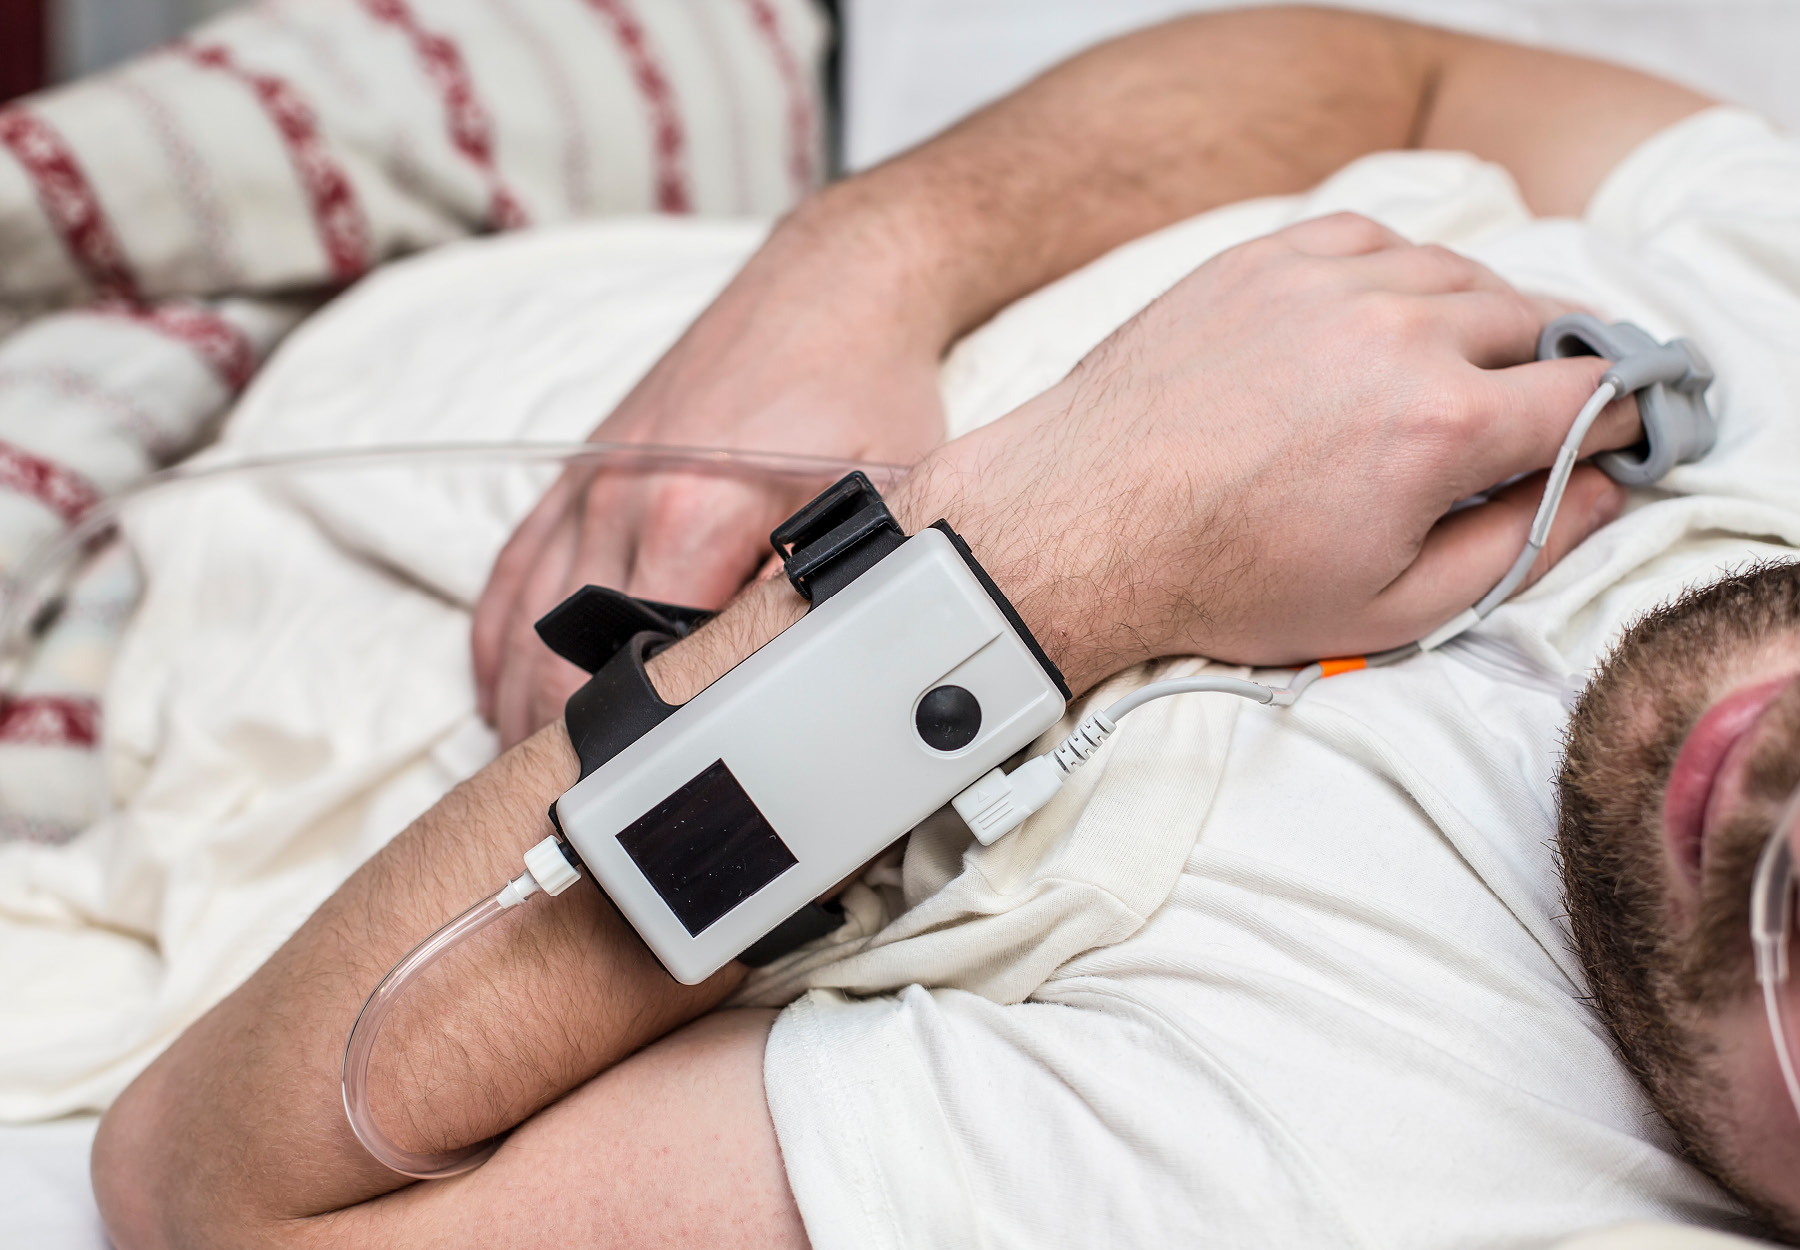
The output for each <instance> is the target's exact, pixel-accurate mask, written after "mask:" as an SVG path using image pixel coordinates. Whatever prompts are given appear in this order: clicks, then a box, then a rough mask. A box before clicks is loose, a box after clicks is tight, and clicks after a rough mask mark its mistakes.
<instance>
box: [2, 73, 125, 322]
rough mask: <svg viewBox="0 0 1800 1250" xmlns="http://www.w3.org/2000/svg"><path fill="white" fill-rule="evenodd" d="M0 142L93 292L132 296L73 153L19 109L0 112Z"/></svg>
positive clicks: (117, 250) (115, 245)
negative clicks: (24, 176)
mask: <svg viewBox="0 0 1800 1250" xmlns="http://www.w3.org/2000/svg"><path fill="white" fill-rule="evenodd" d="M0 144H4V145H5V146H6V148H7V150H8V151H10V152H11V153H12V154H13V156H14V157H15V158H16V159H17V160H18V162H19V164H20V165H21V166H22V167H23V168H24V170H25V173H26V174H27V175H28V176H29V177H30V178H31V182H32V185H33V187H34V188H35V189H36V191H37V198H38V203H39V204H41V205H43V209H44V215H45V216H46V217H48V218H49V219H50V225H51V228H52V229H54V230H55V231H56V233H57V236H58V237H59V238H60V239H61V240H62V244H63V247H64V249H65V250H66V251H67V252H68V253H69V258H70V260H72V261H73V262H74V264H75V267H76V268H77V269H78V270H80V271H81V275H82V277H84V278H85V279H86V280H87V282H88V285H89V286H91V287H93V288H94V291H95V293H96V294H98V295H100V296H102V297H106V298H111V299H136V298H137V297H138V286H137V279H136V278H135V277H134V276H133V275H132V272H131V267H130V266H129V265H128V264H126V261H125V250H124V249H123V248H122V247H120V246H119V238H118V236H117V235H116V234H114V233H113V228H112V224H111V223H110V222H108V221H107V219H106V212H105V210H104V209H103V208H101V206H100V197H99V196H98V195H96V194H95V193H94V186H93V184H92V183H91V182H89V181H88V178H87V174H86V173H85V172H83V170H82V168H81V165H80V163H79V162H77V161H76V159H75V153H74V152H72V151H71V150H70V149H69V145H68V144H67V143H66V142H64V141H63V137H62V136H61V135H59V134H58V133H57V132H56V131H55V129H54V128H52V127H51V125H50V123H49V122H47V121H45V120H44V119H43V118H41V117H39V116H38V115H37V114H36V113H33V112H31V111H30V110H28V109H24V108H10V109H3V110H0Z"/></svg>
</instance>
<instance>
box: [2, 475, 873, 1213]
mask: <svg viewBox="0 0 1800 1250" xmlns="http://www.w3.org/2000/svg"><path fill="white" fill-rule="evenodd" d="M459 462H463V463H470V464H474V465H478V466H479V465H490V464H517V463H544V464H584V465H590V466H592V467H594V468H596V469H601V468H604V469H625V470H635V471H639V472H662V473H669V472H674V473H717V474H721V475H726V476H734V477H752V478H786V479H790V480H796V481H814V480H819V479H831V478H837V477H842V476H843V475H844V474H846V473H849V472H852V471H855V470H861V471H862V472H864V473H866V474H868V475H869V477H870V478H871V479H872V480H873V481H874V482H875V484H876V486H877V487H883V486H888V485H891V484H892V483H893V482H895V481H897V480H898V479H899V478H900V477H901V476H902V475H904V474H905V472H906V467H905V466H903V465H894V464H879V463H873V462H868V461H858V460H844V459H838V458H833V457H827V456H802V455H790V454H787V453H785V452H767V451H751V450H742V449H737V448H726V447H717V448H715V447H674V446H667V445H661V444H651V443H597V442H596V443H585V442H584V443H532V442H500V443H428V444H401V445H392V446H374V447H354V448H339V449H330V450H324V451H294V452H283V453H278V454H274V455H266V456H256V457H249V458H245V459H242V460H234V461H221V462H209V463H204V464H184V465H177V466H175V467H174V468H170V469H165V470H163V471H161V472H159V473H153V474H151V475H150V476H148V477H146V478H144V479H143V480H142V481H140V482H138V483H136V484H135V485H133V486H131V487H128V488H126V489H125V490H122V491H120V492H118V493H117V494H114V495H111V496H109V497H107V498H106V499H103V500H102V501H100V502H99V503H98V504H96V505H95V506H94V507H92V508H90V509H89V510H88V511H87V512H86V513H85V514H83V516H82V517H81V519H80V520H79V521H77V522H76V523H75V524H74V525H72V526H70V527H69V529H68V530H66V531H64V532H63V533H62V534H60V535H59V536H57V537H56V538H55V539H53V540H51V541H49V542H47V543H44V544H43V545H41V546H40V547H38V548H37V549H35V550H34V551H32V553H31V554H30V555H29V556H27V557H26V558H25V559H24V560H23V561H22V562H21V563H20V565H19V567H18V570H17V572H16V573H14V574H12V575H11V576H9V577H7V578H6V579H5V582H4V583H3V584H4V591H5V593H4V598H3V599H0V662H3V661H5V660H6V659H7V658H8V657H11V656H13V655H14V654H15V651H16V652H18V653H20V654H22V653H23V652H24V650H25V649H26V648H25V646H24V645H23V643H24V639H23V638H22V637H21V635H22V634H23V633H24V631H25V630H26V628H27V627H28V625H29V623H30V622H31V621H32V619H33V618H34V617H35V616H36V614H37V613H38V612H39V611H41V610H42V608H43V606H44V603H45V596H44V594H43V589H44V587H45V585H47V584H48V583H49V582H50V580H51V578H52V577H53V576H54V575H55V574H56V573H57V572H58V571H59V570H60V569H62V568H63V567H64V566H65V565H66V564H67V563H68V562H69V561H70V560H71V559H73V558H74V557H75V556H76V555H78V554H79V553H80V552H81V550H82V549H83V548H84V547H86V546H87V545H88V544H89V543H91V542H92V541H94V539H95V538H96V537H98V536H99V535H101V534H103V533H105V532H106V531H107V530H108V529H109V528H111V527H112V526H113V524H114V523H115V522H116V521H117V520H118V518H119V517H120V515H122V514H123V513H124V512H125V510H126V509H127V508H129V507H130V506H131V505H133V504H135V503H138V502H140V501H141V500H143V499H145V498H146V497H150V496H155V495H162V494H166V493H169V492H171V491H174V490H178V489H181V488H186V487H193V486H204V485H207V484H210V483H215V482H221V481H233V480H241V479H247V478H265V477H275V478H279V477H284V476H288V475H295V474H301V473H314V472H322V471H332V470H345V469H367V468H379V467H383V466H399V467H416V466H421V465H434V464H454V463H459ZM3 688H4V684H3V683H0V689H3ZM516 888H517V883H509V884H508V886H506V887H505V888H503V889H502V890H501V891H499V892H498V893H496V894H495V895H493V896H492V897H491V898H486V899H483V900H482V901H481V902H479V903H477V904H475V906H473V907H471V908H469V909H468V910H467V911H465V912H463V913H462V915H460V916H458V917H456V919H454V920H452V921H450V922H449V923H448V924H446V925H444V926H443V927H442V928H441V929H439V930H438V931H437V932H436V933H433V934H432V935H431V936H430V937H428V938H426V939H425V940H424V941H423V942H421V943H419V945H418V946H416V947H414V948H413V950H412V953H410V954H409V955H407V957H406V958H405V959H403V960H401V961H400V962H399V963H398V964H396V965H394V968H393V969H392V971H390V972H389V973H388V974H387V976H385V977H383V978H382V979H381V983H380V984H379V985H377V986H376V987H375V990H374V992H373V993H371V994H370V995H369V998H368V1000H367V1001H366V1002H365V1003H364V1004H363V1008H362V1011H361V1012H360V1013H358V1015H357V1017H356V1023H355V1025H354V1026H353V1027H352V1028H351V1030H350V1039H349V1042H348V1043H347V1044H346V1046H345V1048H344V1069H343V1088H344V1112H345V1114H346V1115H347V1116H348V1118H349V1120H350V1127H351V1129H352V1131H353V1132H355V1134H356V1137H357V1140H358V1141H360V1142H361V1143H362V1144H363V1147H364V1148H365V1149H367V1150H368V1152H369V1153H370V1154H371V1155H373V1156H374V1157H375V1158H376V1159H377V1160H379V1161H380V1162H381V1163H382V1164H383V1165H384V1166H386V1167H389V1168H392V1169H393V1170H394V1171H396V1172H399V1173H401V1174H403V1175H406V1176H410V1177H414V1178H415V1179H418V1180H434V1179H437V1178H440V1177H445V1176H455V1175H456V1174H457V1173H459V1172H466V1171H468V1170H469V1169H471V1168H474V1167H478V1166H480V1165H481V1164H482V1163H483V1162H485V1161H486V1160H487V1158H488V1157H489V1156H490V1155H492V1154H493V1153H494V1151H495V1150H496V1149H498V1148H499V1145H500V1141H501V1138H499V1137H495V1138H492V1139H490V1140H488V1141H485V1142H480V1143H477V1144H476V1145H473V1146H469V1147H465V1148H463V1149H461V1150H455V1151H449V1152H447V1153H443V1154H426V1153H422V1152H418V1151H411V1150H406V1149H404V1148H402V1147H400V1146H399V1145H397V1144H395V1143H394V1142H393V1141H392V1140H390V1139H389V1138H388V1136H387V1135H386V1134H385V1133H383V1132H382V1131H381V1129H380V1127H379V1126H378V1125H377V1124H376V1123H375V1118H374V1114H373V1111H372V1108H371V1107H370V1105H369V1065H370V1060H371V1058H372V1057H373V1055H374V1052H375V1043H376V1041H377V1040H379V1038H380V1036H381V1028H382V1025H383V1024H384V1023H386V1021H387V1017H388V1013H389V1012H390V1011H392V1010H393V1007H394V1003H395V1002H396V1001H397V1000H398V999H399V997H400V995H401V994H402V993H404V992H405V990H406V987H407V986H408V985H409V984H410V983H411V982H412V981H413V980H414V979H415V978H416V977H418V976H419V975H420V974H421V973H423V972H424V971H425V970H426V969H427V968H429V967H430V966H431V965H432V964H433V963H435V962H436V961H437V960H438V959H440V958H441V957H442V956H443V955H444V954H445V952H447V951H449V950H450V949H451V948H452V947H453V946H455V945H456V944H457V943H459V942H461V941H463V940H464V939H466V938H468V937H470V936H472V935H474V934H475V933H478V932H480V931H481V930H482V929H483V928H485V927H486V926H487V925H489V924H491V923H492V922H493V921H494V920H496V919H498V918H499V917H500V916H501V915H503V914H505V913H506V912H507V911H508V910H510V909H511V907H513V906H516V905H517V904H518V903H520V902H522V901H523V897H522V896H520V895H518V894H516V893H515V894H513V895H511V896H510V901H508V899H509V895H508V891H509V890H516Z"/></svg>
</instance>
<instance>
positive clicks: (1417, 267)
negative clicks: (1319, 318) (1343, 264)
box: [1350, 243, 1512, 295]
mask: <svg viewBox="0 0 1800 1250" xmlns="http://www.w3.org/2000/svg"><path fill="white" fill-rule="evenodd" d="M1350 263H1351V267H1352V268H1353V269H1355V271H1356V272H1357V273H1359V274H1361V275H1362V276H1363V277H1364V279H1365V280H1367V281H1368V282H1369V283H1370V284H1371V285H1373V286H1377V287H1380V288H1381V289H1383V290H1387V291H1394V292H1396V293H1398V294H1402V295H1448V294H1450V293H1452V292H1456V291H1494V292H1501V291H1505V292H1511V291H1512V287H1511V285H1510V284H1508V283H1507V281H1506V279H1504V278H1502V277H1501V276H1500V275H1499V274H1497V273H1495V272H1494V271H1493V270H1492V269H1489V268H1488V267H1487V266H1486V265H1484V264H1482V263H1481V262H1480V261H1476V260H1470V259H1469V258H1468V257H1467V256H1464V255H1462V254H1461V253H1458V252H1453V251H1451V250H1450V249H1449V248H1447V247H1439V246H1438V245H1437V244H1435V243H1433V244H1426V245H1424V246H1416V247H1415V246H1411V245H1407V246H1402V247H1389V248H1384V249H1382V250H1381V251H1378V252H1370V253H1368V254H1367V255H1363V256H1358V257H1357V258H1355V259H1354V260H1353V261H1351V262H1350Z"/></svg>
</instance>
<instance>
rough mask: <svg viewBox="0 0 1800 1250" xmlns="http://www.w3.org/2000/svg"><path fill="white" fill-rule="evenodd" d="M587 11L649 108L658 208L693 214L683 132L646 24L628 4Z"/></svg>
mask: <svg viewBox="0 0 1800 1250" xmlns="http://www.w3.org/2000/svg"><path fill="white" fill-rule="evenodd" d="M587 2H588V7H590V8H591V9H593V10H594V12H595V13H598V14H599V15H600V17H601V18H602V19H604V20H605V22H606V24H607V26H608V27H609V28H610V29H611V31H612V36H613V39H614V40H615V41H616V42H617V43H618V45H619V47H620V49H621V50H623V51H624V53H625V60H626V63H627V64H628V65H630V67H631V77H632V81H634V82H635V83H636V84H637V89H638V94H640V95H642V96H643V97H644V104H645V106H646V107H647V108H648V109H649V110H650V125H651V130H652V132H653V135H652V149H653V151H654V153H655V157H656V207H657V208H658V210H660V211H662V212H665V213H691V212H693V211H694V197H693V195H692V194H691V193H690V192H689V190H688V179H687V170H686V165H687V132H686V131H685V130H683V129H682V125H681V114H680V112H679V111H678V110H677V109H676V107H675V91H674V89H673V88H672V87H671V86H670V85H669V79H668V75H666V74H664V73H663V70H662V66H660V65H658V64H657V62H656V58H655V56H654V55H653V54H652V53H651V51H650V43H649V40H648V39H647V38H646V37H645V35H644V24H643V23H642V22H640V21H639V20H638V16H637V14H636V13H635V12H633V11H632V9H631V7H630V5H629V4H628V3H627V2H626V0H587Z"/></svg>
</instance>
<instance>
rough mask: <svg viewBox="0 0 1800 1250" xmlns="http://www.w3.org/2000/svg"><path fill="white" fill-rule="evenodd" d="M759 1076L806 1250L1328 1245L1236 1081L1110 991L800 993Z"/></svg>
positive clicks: (1333, 1230)
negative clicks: (1024, 997) (1202, 1064)
mask: <svg viewBox="0 0 1800 1250" xmlns="http://www.w3.org/2000/svg"><path fill="white" fill-rule="evenodd" d="M1184 1054H1185V1057H1184ZM764 1079H765V1082H766V1085H767V1090H768V1098H769V1109H770V1112H771V1114H772V1116H773V1118H774V1122H775V1128H776V1132H777V1135H778V1137H779V1139H780V1142H781V1148H782V1154H783V1159H784V1162H785V1165H786V1168H787V1172H788V1179H789V1182H790V1183H791V1185H792V1186H793V1190H794V1196H795V1199H796V1201H797V1202H798V1203H799V1207H800V1212H801V1215H802V1217H803V1218H804V1219H805V1222H806V1229H807V1233H808V1235H809V1236H810V1237H811V1239H812V1244H813V1246H814V1247H815V1250H840V1248H843V1250H850V1248H852V1247H854V1248H855V1250H878V1248H883V1250H884V1248H887V1247H900V1246H907V1247H920V1246H973V1245H981V1246H989V1247H1011V1246H1017V1247H1032V1248H1033V1250H1044V1248H1047V1247H1061V1246H1067V1247H1082V1248H1083V1250H1090V1248H1091V1247H1094V1246H1105V1245H1142V1246H1153V1245H1181V1244H1189V1243H1191V1242H1192V1241H1193V1239H1194V1237H1195V1235H1196V1232H1197V1231H1200V1230H1202V1229H1204V1230H1205V1231H1207V1232H1208V1233H1209V1234H1211V1235H1212V1236H1214V1237H1219V1238H1220V1240H1219V1241H1218V1244H1242V1243H1239V1242H1237V1241H1234V1239H1233V1230H1236V1231H1238V1232H1244V1231H1247V1230H1254V1237H1253V1238H1252V1241H1253V1242H1254V1244H1265V1245H1293V1246H1302V1245H1304V1246H1312V1247H1328V1246H1334V1245H1339V1244H1345V1242H1346V1236H1345V1234H1346V1229H1345V1227H1344V1224H1343V1218H1344V1217H1343V1212H1342V1211H1340V1210H1336V1209H1335V1204H1334V1203H1333V1202H1331V1201H1330V1200H1329V1198H1328V1197H1326V1196H1325V1195H1322V1194H1320V1193H1319V1192H1317V1191H1316V1190H1314V1189H1313V1188H1312V1187H1311V1186H1310V1185H1309V1184H1308V1183H1307V1176H1308V1171H1309V1170H1308V1168H1307V1167H1306V1165H1305V1162H1304V1160H1303V1159H1300V1158H1297V1157H1296V1156H1295V1155H1294V1153H1293V1143H1291V1142H1285V1141H1283V1140H1281V1139H1280V1137H1279V1135H1275V1136H1270V1135H1267V1134H1264V1133H1261V1132H1259V1131H1258V1128H1257V1123H1258V1121H1257V1118H1256V1117H1253V1116H1245V1115H1244V1114H1242V1109H1241V1108H1234V1106H1233V1101H1234V1099H1235V1098H1236V1097H1238V1096H1241V1091H1235V1092H1234V1090H1233V1088H1232V1084H1231V1082H1229V1081H1228V1080H1220V1081H1213V1080H1208V1079H1207V1077H1206V1074H1205V1073H1204V1072H1199V1071H1196V1070H1195V1066H1194V1061H1193V1058H1192V1055H1191V1052H1188V1051H1186V1049H1185V1048H1184V1047H1182V1046H1181V1045H1180V1044H1179V1042H1178V1041H1176V1040H1175V1039H1174V1038H1172V1037H1169V1036H1165V1035H1164V1033H1163V1031H1162V1030H1161V1029H1159V1027H1158V1025H1157V1023H1156V1022H1155V1021H1154V1020H1153V1019H1149V1018H1146V1016H1145V1015H1144V1013H1143V1012H1142V1010H1141V1009H1140V1008H1134V1007H1132V1006H1130V1005H1128V1004H1125V1003H1123V1002H1122V1003H1120V1004H1119V1007H1118V1009H1117V1010H1112V1009H1108V1008H1107V1007H1105V1006H1097V1007H1074V1006H1068V1005H1064V1004H1057V1003H1033V1002H1027V1003H1020V1004H1015V1005H1010V1006H1002V1005H1000V1004H996V1003H993V1002H990V1001H988V1000H987V999H984V998H981V997H980V996H978V995H975V994H970V993H966V992H963V991H958V990H925V989H921V988H920V987H918V986H913V987H911V988H908V989H906V990H904V991H902V992H901V993H900V994H898V995H895V996H891V997H880V998H869V999H861V1000H857V999H850V998H847V997H845V996H843V995H841V994H838V993H836V992H834V991H819V990H815V991H813V992H812V993H811V994H810V995H808V996H807V997H805V998H803V999H801V1000H800V1001H798V1002H796V1003H795V1004H793V1005H792V1006H790V1007H789V1008H788V1009H787V1010H786V1011H784V1012H783V1013H782V1015H781V1016H780V1017H779V1019H778V1020H777V1021H776V1024H775V1027H774V1031H773V1032H772V1033H771V1035H770V1038H769V1045H768V1051H767V1054H766V1057H765V1059H764ZM1200 1154H1203V1155H1205V1156H1207V1157H1209V1158H1212V1159H1214V1160H1217V1159H1219V1158H1229V1159H1230V1160H1231V1164H1230V1166H1229V1167H1228V1168H1222V1167H1206V1166H1203V1165H1201V1164H1200V1161H1199V1159H1198V1158H1197V1157H1196V1156H1197V1155H1200ZM1221 1235H1222V1237H1221ZM1349 1240H1350V1241H1351V1242H1354V1241H1355V1240H1356V1239H1355V1238H1354V1237H1351V1238H1349Z"/></svg>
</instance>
